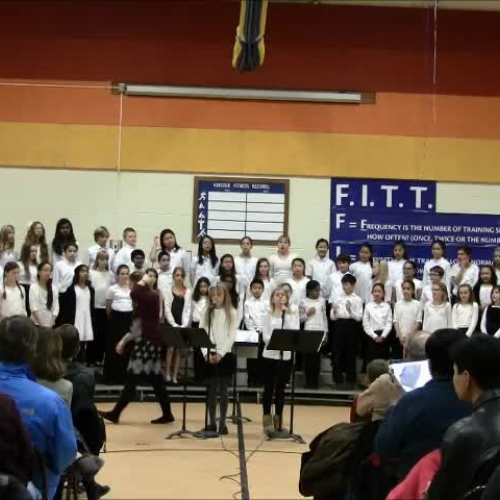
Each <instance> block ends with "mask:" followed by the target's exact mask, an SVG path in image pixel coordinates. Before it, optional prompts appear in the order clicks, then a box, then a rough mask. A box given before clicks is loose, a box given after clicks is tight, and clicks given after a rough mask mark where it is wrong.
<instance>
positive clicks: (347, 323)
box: [330, 273, 363, 387]
mask: <svg viewBox="0 0 500 500" xmlns="http://www.w3.org/2000/svg"><path fill="white" fill-rule="evenodd" d="M341 283H342V290H343V295H342V296H341V297H340V298H339V299H337V300H336V301H335V302H333V303H332V310H331V312H330V318H331V319H332V321H334V322H335V337H334V339H333V350H334V351H333V355H334V364H333V379H334V381H335V383H336V384H342V383H343V382H344V373H345V375H346V381H347V383H348V384H349V386H350V387H354V385H355V384H356V345H357V342H358V338H359V335H358V332H359V327H360V322H361V319H362V318H363V300H362V299H361V297H358V296H357V295H356V294H355V293H354V288H355V286H356V277H355V276H353V275H352V274H349V273H346V274H345V275H344V276H343V277H342V280H341Z"/></svg>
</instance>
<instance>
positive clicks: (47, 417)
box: [0, 316, 76, 499]
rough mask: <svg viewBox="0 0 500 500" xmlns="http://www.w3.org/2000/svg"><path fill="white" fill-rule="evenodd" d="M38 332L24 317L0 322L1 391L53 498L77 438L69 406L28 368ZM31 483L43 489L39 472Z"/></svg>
mask: <svg viewBox="0 0 500 500" xmlns="http://www.w3.org/2000/svg"><path fill="white" fill-rule="evenodd" d="M36 339H37V331H36V327H35V325H34V324H33V323H32V322H31V320H30V319H28V318H26V317H24V316H12V317H10V318H5V319H4V320H3V321H2V322H1V323H0V391H1V392H3V393H4V394H7V395H8V396H10V397H11V398H12V399H13V400H14V402H15V403H16V406H17V409H18V410H19V413H20V414H21V418H22V421H23V424H24V427H25V428H26V430H27V431H28V435H29V437H30V439H31V442H32V444H33V446H34V448H35V449H36V450H38V452H39V453H40V455H41V456H42V457H43V460H44V462H45V467H46V475H47V490H48V491H47V495H48V497H49V499H52V498H53V497H54V495H55V493H56V490H57V486H58V484H59V478H60V476H61V474H62V473H63V472H64V470H65V469H66V468H67V467H68V466H69V465H70V464H71V463H72V462H73V460H74V459H75V457H76V438H75V433H74V431H73V421H72V418H71V412H70V409H69V406H68V405H67V404H66V403H65V402H64V401H63V400H62V399H61V398H60V397H59V396H58V395H57V394H56V393H55V392H54V391H52V390H50V389H47V388H45V387H43V386H41V385H40V384H38V383H37V382H36V381H35V379H34V377H33V376H32V375H31V373H30V370H29V368H28V365H29V362H30V360H31V357H32V356H33V354H34V352H35V345H36ZM33 484H34V486H35V487H36V488H37V489H38V491H42V490H43V481H42V476H41V474H40V472H38V473H37V474H35V476H34V478H33Z"/></svg>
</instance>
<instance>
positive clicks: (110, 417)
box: [99, 411, 120, 425]
mask: <svg viewBox="0 0 500 500" xmlns="http://www.w3.org/2000/svg"><path fill="white" fill-rule="evenodd" d="M99 415H100V416H101V417H102V418H103V419H104V420H107V421H108V422H112V423H113V424H116V425H118V424H119V423H120V416H119V415H117V414H116V413H114V412H113V411H100V412H99Z"/></svg>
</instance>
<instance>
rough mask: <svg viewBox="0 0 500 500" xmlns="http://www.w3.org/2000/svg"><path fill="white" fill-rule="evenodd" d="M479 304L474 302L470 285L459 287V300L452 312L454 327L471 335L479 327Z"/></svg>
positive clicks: (468, 335)
mask: <svg viewBox="0 0 500 500" xmlns="http://www.w3.org/2000/svg"><path fill="white" fill-rule="evenodd" d="M478 318H479V305H478V304H477V302H474V294H473V293H472V288H471V286H470V285H460V286H459V287H458V301H457V303H456V304H455V305H454V306H453V310H452V314H451V325H452V328H456V329H457V330H460V331H461V332H463V333H465V335H467V337H470V336H471V335H472V334H473V333H474V331H475V330H476V327H477V320H478Z"/></svg>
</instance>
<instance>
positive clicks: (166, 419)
mask: <svg viewBox="0 0 500 500" xmlns="http://www.w3.org/2000/svg"><path fill="white" fill-rule="evenodd" d="M172 422H175V418H174V416H173V415H172V414H171V413H170V414H169V415H162V416H161V417H160V418H157V419H156V420H151V423H152V424H171V423H172Z"/></svg>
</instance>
